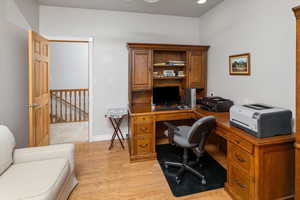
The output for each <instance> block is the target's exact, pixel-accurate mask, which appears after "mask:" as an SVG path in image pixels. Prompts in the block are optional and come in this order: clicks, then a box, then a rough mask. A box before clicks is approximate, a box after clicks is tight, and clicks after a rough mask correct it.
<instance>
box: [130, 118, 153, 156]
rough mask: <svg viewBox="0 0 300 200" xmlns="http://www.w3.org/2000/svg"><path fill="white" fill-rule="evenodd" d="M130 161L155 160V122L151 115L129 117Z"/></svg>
mask: <svg viewBox="0 0 300 200" xmlns="http://www.w3.org/2000/svg"><path fill="white" fill-rule="evenodd" d="M130 122H131V133H130V140H129V142H130V143H131V145H129V146H130V160H131V161H141V160H146V159H155V158H156V153H155V120H154V116H152V115H140V116H130Z"/></svg>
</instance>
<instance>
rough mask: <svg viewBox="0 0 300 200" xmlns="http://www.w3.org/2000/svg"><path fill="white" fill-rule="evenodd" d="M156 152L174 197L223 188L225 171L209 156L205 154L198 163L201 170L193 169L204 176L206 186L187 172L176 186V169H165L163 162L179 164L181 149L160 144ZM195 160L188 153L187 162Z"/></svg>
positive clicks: (197, 167) (191, 153)
mask: <svg viewBox="0 0 300 200" xmlns="http://www.w3.org/2000/svg"><path fill="white" fill-rule="evenodd" d="M156 151H157V159H158V161H159V164H160V167H161V169H162V171H163V173H164V175H165V177H166V179H167V181H168V184H169V186H170V188H171V191H172V193H173V195H174V196H176V197H181V196H186V195H191V194H195V193H199V192H204V191H208V190H214V189H218V188H222V187H224V183H225V182H226V170H225V169H224V168H223V167H222V166H221V165H220V164H219V163H218V162H217V161H215V160H214V159H213V158H212V157H211V156H210V155H209V154H207V153H206V154H205V155H204V156H203V157H202V158H201V161H200V163H201V164H202V165H203V167H202V169H201V170H200V167H199V166H196V167H194V169H196V170H197V171H199V172H201V173H202V174H203V175H204V176H205V178H206V181H207V183H206V185H202V184H201V179H199V178H198V177H196V176H194V175H192V174H191V173H189V172H186V173H185V175H184V176H183V178H182V180H181V183H180V184H179V185H178V184H177V183H176V181H175V175H176V173H177V172H178V168H173V167H171V166H169V168H168V169H165V166H164V161H171V162H181V161H182V154H183V149H182V148H179V147H175V146H172V145H170V144H162V145H157V147H156ZM195 159H196V156H195V155H194V154H193V152H189V161H193V160H195Z"/></svg>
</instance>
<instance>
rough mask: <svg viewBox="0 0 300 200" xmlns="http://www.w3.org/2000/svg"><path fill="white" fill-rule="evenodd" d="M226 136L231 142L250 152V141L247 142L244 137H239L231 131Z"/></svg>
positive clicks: (251, 146)
mask: <svg viewBox="0 0 300 200" xmlns="http://www.w3.org/2000/svg"><path fill="white" fill-rule="evenodd" d="M228 138H229V140H230V141H231V142H232V143H233V144H236V145H238V146H239V147H241V148H242V149H244V150H245V151H247V152H249V153H251V154H252V152H253V145H252V144H251V143H250V142H248V141H247V140H245V139H243V138H241V137H239V136H237V135H235V134H233V133H231V134H230V135H229V137H228Z"/></svg>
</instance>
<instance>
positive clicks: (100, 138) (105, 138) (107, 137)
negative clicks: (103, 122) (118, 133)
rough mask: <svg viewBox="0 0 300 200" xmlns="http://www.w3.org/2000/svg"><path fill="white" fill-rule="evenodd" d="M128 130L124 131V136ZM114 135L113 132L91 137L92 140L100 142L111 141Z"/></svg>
mask: <svg viewBox="0 0 300 200" xmlns="http://www.w3.org/2000/svg"><path fill="white" fill-rule="evenodd" d="M126 135H127V132H123V136H124V137H125V138H126ZM111 137H112V133H111V134H101V135H94V136H92V138H90V142H100V141H109V140H110V139H111Z"/></svg>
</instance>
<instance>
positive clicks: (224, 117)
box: [130, 105, 295, 146]
mask: <svg viewBox="0 0 300 200" xmlns="http://www.w3.org/2000/svg"><path fill="white" fill-rule="evenodd" d="M131 112H132V113H130V114H131V115H133V116H140V115H155V116H161V115H167V114H180V113H189V112H190V113H194V114H196V116H197V117H205V116H209V115H212V116H215V117H216V120H217V131H218V130H219V131H226V133H225V134H223V135H225V137H226V134H230V133H232V132H234V133H235V134H236V135H238V136H239V137H241V138H243V139H245V140H247V141H249V142H250V143H252V144H254V145H257V146H260V145H268V144H276V143H282V142H290V141H295V136H294V135H293V134H292V135H283V136H275V137H269V138H256V137H254V136H252V135H250V134H248V133H247V132H245V131H243V130H241V129H239V128H236V127H233V126H231V125H230V123H229V113H216V112H208V111H206V110H204V109H201V108H196V109H193V110H192V109H189V110H170V111H148V112H147V111H146V112H145V109H144V107H143V105H141V109H138V110H134V111H131Z"/></svg>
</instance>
